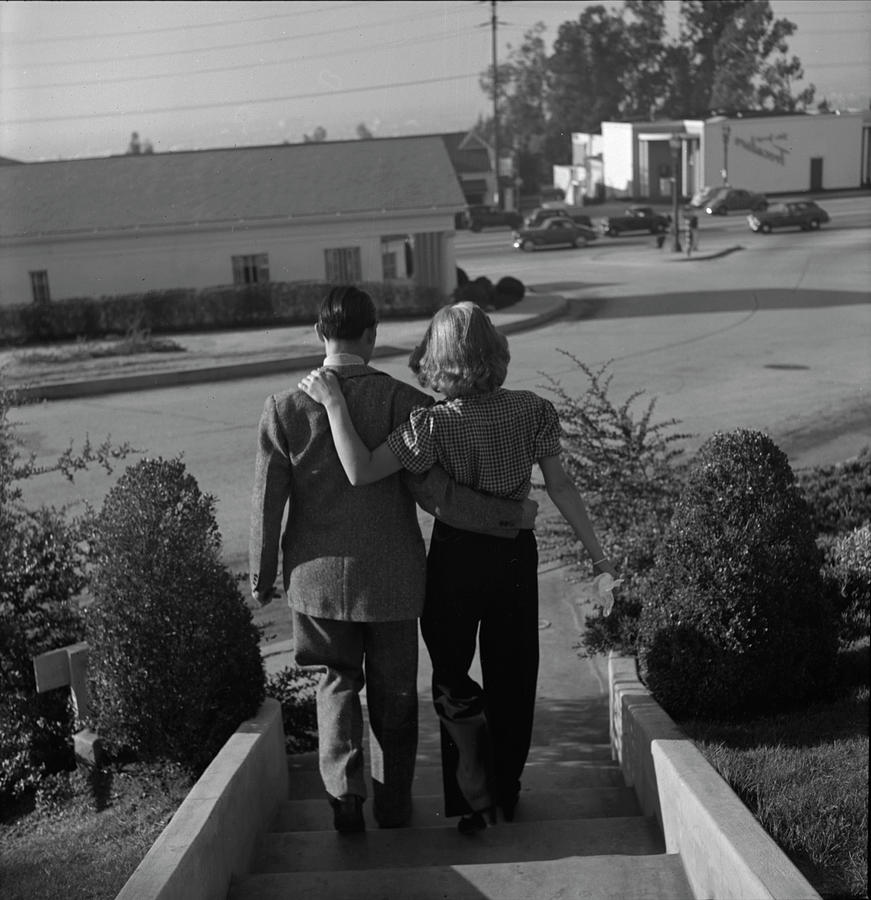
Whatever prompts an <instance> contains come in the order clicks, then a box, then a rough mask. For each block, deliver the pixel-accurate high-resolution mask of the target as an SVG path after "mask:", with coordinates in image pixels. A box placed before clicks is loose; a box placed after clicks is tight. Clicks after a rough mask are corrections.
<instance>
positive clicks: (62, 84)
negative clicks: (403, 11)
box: [4, 31, 455, 91]
mask: <svg viewBox="0 0 871 900" xmlns="http://www.w3.org/2000/svg"><path fill="white" fill-rule="evenodd" d="M454 35H455V31H444V32H440V33H439V34H428V35H423V36H421V37H418V38H403V39H401V40H398V41H389V42H387V43H384V44H372V45H369V46H368V47H365V48H364V50H363V51H360V52H380V51H382V50H390V49H392V48H395V47H410V46H413V45H415V44H428V43H431V42H432V41H440V40H444V39H445V38H449V37H453V36H454ZM347 52H348V51H347V50H328V51H326V52H324V53H312V54H309V55H307V56H294V57H293V58H292V59H276V60H256V61H255V62H250V63H238V64H236V65H231V66H213V67H211V68H208V69H192V70H187V71H183V72H182V71H179V72H158V73H156V74H152V75H119V76H118V77H117V78H96V79H94V78H90V79H85V80H83V81H67V80H64V81H49V82H44V83H42V84H20V85H10V86H8V87H4V90H7V91H30V90H39V89H43V88H71V87H81V86H84V85H98V86H100V87H103V86H104V85H107V84H122V83H124V82H129V81H154V80H155V79H158V78H187V77H191V76H195V75H216V74H218V73H220V72H238V71H240V70H242V69H262V68H265V67H266V66H283V65H288V64H297V63H302V62H309V61H311V60H315V59H326V58H328V57H331V56H343V55H345V54H347Z"/></svg>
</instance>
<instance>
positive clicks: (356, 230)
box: [0, 136, 465, 305]
mask: <svg viewBox="0 0 871 900" xmlns="http://www.w3.org/2000/svg"><path fill="white" fill-rule="evenodd" d="M464 206H465V200H464V198H463V193H462V191H461V190H460V187H459V183H458V180H457V175H456V172H455V170H454V167H453V166H452V164H451V160H450V157H449V155H448V153H447V150H446V148H445V144H444V142H443V141H442V140H441V139H440V138H439V137H438V136H424V137H405V138H384V139H373V140H354V141H335V142H318V143H305V144H281V145H274V146H261V147H240V148H231V149H217V150H197V151H186V152H180V153H153V154H139V155H124V156H112V157H104V158H92V159H79V160H61V161H52V162H40V163H22V164H19V165H9V166H0V303H2V304H4V305H9V304H15V303H22V302H29V301H30V300H32V299H46V297H49V298H51V299H64V298H70V297H85V296H110V295H117V294H124V293H134V292H141V291H146V290H158V289H171V288H203V287H210V286H217V285H225V284H232V283H234V282H235V283H240V282H241V283H251V282H257V281H263V280H271V281H285V282H292V281H312V280H314V281H318V280H323V281H327V282H336V281H342V282H344V281H382V280H388V279H401V278H413V279H414V280H415V281H416V282H417V283H419V284H423V285H428V286H435V287H438V288H439V289H440V290H442V292H443V293H444V294H445V295H446V296H447V295H448V294H450V292H451V291H452V290H453V288H454V286H455V277H456V268H455V256H454V246H453V239H454V216H455V214H456V213H457V212H459V211H460V210H462V209H463V208H464ZM406 247H413V258H414V266H413V273H412V272H411V271H409V269H410V268H411V267H409V266H407V265H406V261H407V257H408V256H409V255H410V254H408V253H406V252H405V250H406ZM41 291H42V292H44V293H45V296H38V295H39V293H40V292H41Z"/></svg>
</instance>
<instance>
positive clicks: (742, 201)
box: [704, 188, 768, 216]
mask: <svg viewBox="0 0 871 900" xmlns="http://www.w3.org/2000/svg"><path fill="white" fill-rule="evenodd" d="M766 206H768V200H767V199H766V198H765V195H764V194H755V193H753V191H745V190H742V189H741V188H720V189H719V190H718V191H717V192H716V194H714V195H713V196H711V197H709V198H708V200H707V203H706V204H705V207H704V209H705V212H706V213H707V214H708V215H709V216H725V215H728V214H729V213H730V212H733V211H734V210H738V209H749V210H751V211H755V210H757V209H765V207H766Z"/></svg>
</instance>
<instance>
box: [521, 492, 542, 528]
mask: <svg viewBox="0 0 871 900" xmlns="http://www.w3.org/2000/svg"><path fill="white" fill-rule="evenodd" d="M537 515H538V504H537V503H536V502H535V500H530V499H529V497H527V498H526V499H525V500H524V501H523V517H522V518H521V520H520V527H521V529H532V528H535V517H536V516H537Z"/></svg>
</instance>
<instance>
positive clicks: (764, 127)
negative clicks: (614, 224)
mask: <svg viewBox="0 0 871 900" xmlns="http://www.w3.org/2000/svg"><path fill="white" fill-rule="evenodd" d="M675 171H676V172H677V177H678V179H679V181H678V183H679V188H680V194H681V196H683V197H689V196H691V195H692V194H693V193H695V192H696V191H697V190H699V189H700V188H702V187H704V186H706V185H720V184H726V183H728V184H731V185H733V186H734V187H741V188H744V189H746V190H750V191H758V192H760V193H764V194H791V193H806V192H816V191H830V190H844V189H853V188H859V187H867V186H869V185H871V111H864V112H844V113H818V114H807V115H757V114H755V113H753V114H746V115H736V116H730V117H726V116H715V117H713V118H710V119H705V120H699V119H682V120H675V121H664V122H603V123H602V133H601V135H590V134H580V133H579V134H573V135H572V166H556V167H554V183H555V184H556V185H557V186H558V187H562V188H563V190H566V192H567V197H568V198H569V199H571V200H572V202H576V203H578V202H583V199H582V198H587V199H593V198H597V199H605V198H609V197H610V198H614V197H623V198H637V199H641V198H644V199H648V200H650V201H651V202H667V201H668V200H669V199H670V197H671V179H672V176H673V174H674V172H675Z"/></svg>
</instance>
